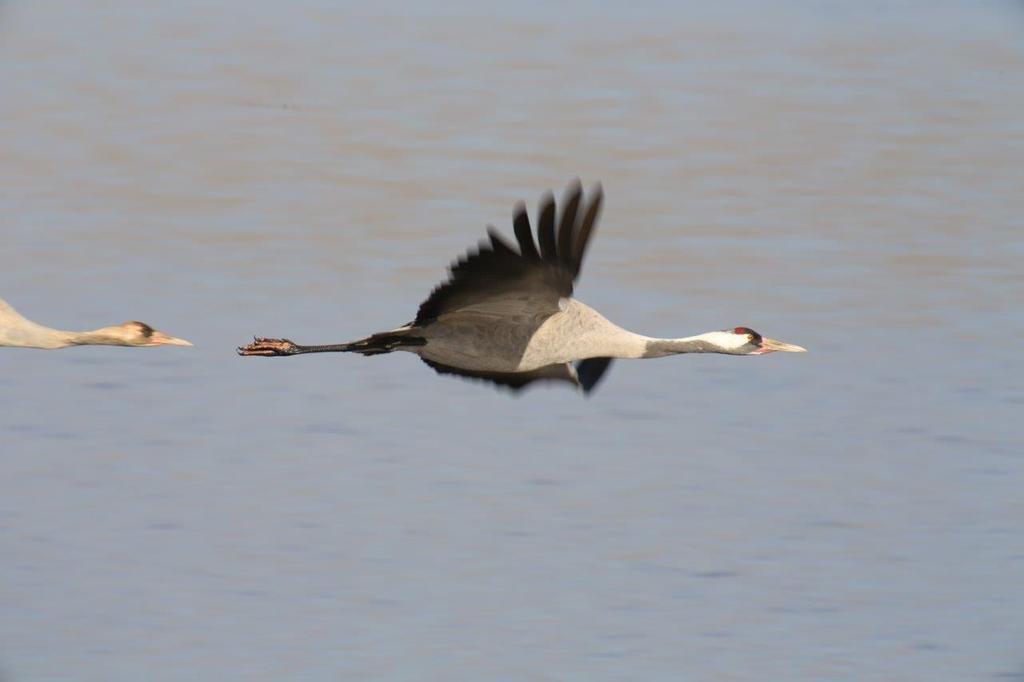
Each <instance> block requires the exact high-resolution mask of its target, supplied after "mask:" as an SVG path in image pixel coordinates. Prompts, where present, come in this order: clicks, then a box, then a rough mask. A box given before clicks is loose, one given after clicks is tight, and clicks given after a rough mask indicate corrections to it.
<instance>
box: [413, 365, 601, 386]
mask: <svg viewBox="0 0 1024 682" xmlns="http://www.w3.org/2000/svg"><path fill="white" fill-rule="evenodd" d="M420 360H422V361H423V362H424V363H426V364H427V365H429V366H430V367H432V368H433V369H434V371H435V372H437V373H438V374H451V375H458V376H462V377H466V378H468V379H478V380H480V381H489V382H491V383H493V384H495V385H497V386H502V387H504V388H508V389H510V390H512V391H513V392H518V391H520V390H522V389H524V388H526V387H527V386H529V385H530V384H532V383H533V382H535V381H567V382H569V383H570V384H572V385H574V386H578V387H579V388H580V389H581V390H582V391H583V392H584V393H588V394H589V393H590V392H591V391H593V390H594V387H595V386H597V383H598V382H599V381H601V377H602V376H603V375H604V373H605V370H607V369H608V366H609V365H611V364H612V359H611V358H591V359H589V360H581V361H580V362H577V363H576V365H575V366H573V365H571V364H569V363H565V364H562V365H547V366H546V367H541V368H539V369H535V370H533V371H532V372H481V371H477V370H469V369H462V368H461V367H452V366H451V365H445V364H442V363H440V362H434V361H433V360H428V359H427V358H424V357H422V356H421V357H420Z"/></svg>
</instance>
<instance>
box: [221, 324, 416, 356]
mask: <svg viewBox="0 0 1024 682" xmlns="http://www.w3.org/2000/svg"><path fill="white" fill-rule="evenodd" d="M426 343H427V340H426V339H424V338H423V337H422V336H413V335H411V334H409V333H408V331H407V330H406V329H397V330H395V331H390V332H380V333H377V334H371V335H370V336H367V337H366V338H365V339H359V340H358V341H352V342H351V343H336V344H329V345H325V346H301V345H299V344H297V343H295V342H293V341H289V340H288V339H267V338H263V337H258V336H257V337H254V338H253V341H252V343H250V344H249V345H247V346H240V347H239V348H238V354H239V355H255V356H259V357H267V358H269V357H275V356H284V355H302V354H303V353H339V352H341V353H360V354H362V355H380V354H381V353H390V352H391V351H394V350H398V349H399V348H403V347H408V346H422V345H425V344H426Z"/></svg>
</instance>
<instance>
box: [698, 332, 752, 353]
mask: <svg viewBox="0 0 1024 682" xmlns="http://www.w3.org/2000/svg"><path fill="white" fill-rule="evenodd" d="M701 338H704V339H706V340H708V341H709V342H711V343H713V344H715V345H716V346H718V347H719V348H725V349H728V350H739V349H740V348H743V346H746V345H747V344H748V343H750V339H749V338H748V337H747V335H746V334H733V333H732V332H708V333H707V334H701Z"/></svg>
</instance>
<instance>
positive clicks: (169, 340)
mask: <svg viewBox="0 0 1024 682" xmlns="http://www.w3.org/2000/svg"><path fill="white" fill-rule="evenodd" d="M146 345H147V346H191V345H192V343H191V342H189V341H186V340H185V339H179V338H176V337H174V336H168V335H167V334H164V333H163V332H158V331H155V330H154V331H153V335H152V336H150V337H149V343H147V344H146Z"/></svg>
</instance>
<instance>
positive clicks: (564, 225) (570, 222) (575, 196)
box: [558, 178, 583, 269]
mask: <svg viewBox="0 0 1024 682" xmlns="http://www.w3.org/2000/svg"><path fill="white" fill-rule="evenodd" d="M582 196H583V186H582V185H581V184H580V180H579V178H574V179H573V180H572V181H570V182H569V185H568V186H567V187H566V188H565V193H564V194H563V195H562V217H561V219H560V220H559V223H558V259H559V260H560V261H561V262H562V264H563V265H565V266H566V267H568V268H569V269H572V264H573V261H572V254H573V241H574V239H575V237H576V232H577V230H576V211H577V209H578V208H579V205H580V199H581V198H582Z"/></svg>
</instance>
